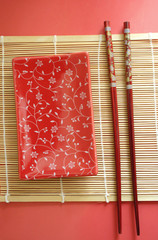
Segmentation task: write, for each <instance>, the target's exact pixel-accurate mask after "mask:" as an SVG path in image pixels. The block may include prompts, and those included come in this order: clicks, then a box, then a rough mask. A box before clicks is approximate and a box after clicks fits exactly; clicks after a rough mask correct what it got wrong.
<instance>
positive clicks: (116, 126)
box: [104, 21, 122, 233]
mask: <svg viewBox="0 0 158 240" xmlns="http://www.w3.org/2000/svg"><path fill="white" fill-rule="evenodd" d="M104 27H105V37H106V44H107V53H108V63H109V75H110V84H111V99H112V113H113V129H114V142H115V162H116V186H117V211H118V232H119V233H121V232H122V211H121V170H120V141H119V120H118V107H117V90H116V77H115V66H114V56H113V45H112V37H111V27H110V22H109V21H105V22H104Z"/></svg>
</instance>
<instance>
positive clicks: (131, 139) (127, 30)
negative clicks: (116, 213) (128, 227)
mask: <svg viewBox="0 0 158 240" xmlns="http://www.w3.org/2000/svg"><path fill="white" fill-rule="evenodd" d="M124 41H125V63H126V84H127V108H128V124H129V143H130V158H131V170H132V183H133V196H134V208H135V220H136V229H137V235H140V227H139V212H138V199H137V179H136V160H135V139H134V117H133V90H132V68H131V47H130V23H129V22H124Z"/></svg>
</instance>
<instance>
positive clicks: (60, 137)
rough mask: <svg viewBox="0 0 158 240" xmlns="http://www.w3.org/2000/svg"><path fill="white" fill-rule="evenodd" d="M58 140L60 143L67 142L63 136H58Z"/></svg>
mask: <svg viewBox="0 0 158 240" xmlns="http://www.w3.org/2000/svg"><path fill="white" fill-rule="evenodd" d="M57 138H58V141H59V142H64V141H65V137H64V136H63V135H62V134H60V135H59V136H57Z"/></svg>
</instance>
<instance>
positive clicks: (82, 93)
mask: <svg viewBox="0 0 158 240" xmlns="http://www.w3.org/2000/svg"><path fill="white" fill-rule="evenodd" d="M86 97H87V96H86V93H85V92H81V93H80V98H81V99H82V100H83V99H85V98H86Z"/></svg>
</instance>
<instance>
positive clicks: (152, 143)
mask: <svg viewBox="0 0 158 240" xmlns="http://www.w3.org/2000/svg"><path fill="white" fill-rule="evenodd" d="M152 38H153V40H152V47H153V54H154V63H153V56H152V49H151V40H150V39H149V34H131V49H132V69H133V71H132V72H133V98H134V99H133V100H134V123H135V144H136V165H137V179H138V199H139V201H157V200H158V136H157V135H158V133H157V129H156V125H157V123H158V112H157V110H158V33H154V34H152ZM99 39H100V36H99V35H92V36H86V35H85V36H57V43H56V50H57V53H58V54H62V53H68V52H79V51H87V52H89V55H90V68H91V82H92V96H93V108H94V122H95V135H96V144H97V155H98V168H99V173H98V175H97V176H92V177H79V178H65V179H63V192H64V196H65V201H105V185H104V171H103V162H102V149H101V139H100V122H99V121H100V119H99V100H98V99H99V92H98V46H99ZM113 47H114V57H115V68H116V78H117V92H118V111H119V126H120V146H121V175H122V200H123V201H131V200H132V185H131V170H130V169H131V168H130V155H129V142H128V120H127V107H126V106H127V102H126V79H125V63H124V42H123V35H113ZM54 51H55V48H54V36H5V37H4V100H5V128H6V150H7V160H8V161H7V163H8V180H9V194H10V196H9V200H10V201H13V202H17V201H21V202H24V201H26V202H27V201H28V202H31V201H61V199H62V198H61V186H60V180H59V179H46V180H36V181H21V180H19V177H18V150H17V132H16V115H15V100H14V86H13V76H12V58H14V57H20V56H40V55H41V56H42V55H52V54H54ZM99 65H100V96H101V110H102V116H101V117H102V133H103V146H104V158H105V166H106V180H107V192H108V194H109V197H108V199H109V200H110V201H115V200H116V179H115V159H114V139H113V128H112V127H113V125H112V109H111V98H110V85H109V76H108V62H107V53H106V46H105V37H104V36H102V42H101V44H100V56H99ZM153 66H154V73H155V78H153ZM154 96H155V97H154ZM155 110H156V111H155ZM2 114H3V106H2V43H0V201H5V194H6V190H7V188H6V172H5V155H4V142H3V119H2Z"/></svg>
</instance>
